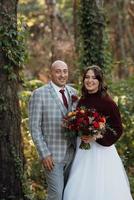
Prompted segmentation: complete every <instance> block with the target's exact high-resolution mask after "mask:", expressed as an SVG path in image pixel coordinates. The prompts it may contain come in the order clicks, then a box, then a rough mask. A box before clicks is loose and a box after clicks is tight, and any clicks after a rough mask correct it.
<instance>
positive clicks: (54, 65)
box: [51, 60, 68, 68]
mask: <svg viewBox="0 0 134 200" xmlns="http://www.w3.org/2000/svg"><path fill="white" fill-rule="evenodd" d="M58 66H61V67H66V68H68V66H67V64H66V63H65V62H63V61H61V60H56V61H55V62H53V63H52V65H51V68H55V67H58Z"/></svg>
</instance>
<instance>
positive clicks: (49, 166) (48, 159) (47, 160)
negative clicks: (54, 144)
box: [42, 156, 54, 171]
mask: <svg viewBox="0 0 134 200" xmlns="http://www.w3.org/2000/svg"><path fill="white" fill-rule="evenodd" d="M42 163H43V166H44V167H45V168H46V169H47V170H49V171H51V170H52V169H53V167H54V161H53V158H52V156H47V157H46V158H44V159H43V160H42Z"/></svg>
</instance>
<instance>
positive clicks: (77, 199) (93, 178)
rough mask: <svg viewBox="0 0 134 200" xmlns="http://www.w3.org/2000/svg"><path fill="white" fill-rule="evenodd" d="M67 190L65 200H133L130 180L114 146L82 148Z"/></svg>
mask: <svg viewBox="0 0 134 200" xmlns="http://www.w3.org/2000/svg"><path fill="white" fill-rule="evenodd" d="M79 145H80V138H77V149H76V155H75V158H74V161H73V164H72V168H71V171H70V176H69V179H68V182H67V185H66V187H65V190H64V196H63V200H132V196H131V193H130V187H129V182H128V178H127V175H126V172H125V169H124V166H123V164H122V161H121V159H120V157H119V155H118V153H117V150H116V148H115V146H114V145H112V146H109V147H104V146H102V145H99V144H98V143H96V142H93V143H91V148H90V149H89V150H83V149H80V148H79Z"/></svg>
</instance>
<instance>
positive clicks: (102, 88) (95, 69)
mask: <svg viewBox="0 0 134 200" xmlns="http://www.w3.org/2000/svg"><path fill="white" fill-rule="evenodd" d="M89 70H92V71H93V72H94V74H95V77H96V79H97V80H98V81H99V88H98V92H99V93H100V94H101V96H106V95H107V86H106V84H105V83H104V76H103V72H102V70H101V68H100V67H99V66H97V65H91V66H89V67H87V68H86V69H85V71H84V75H83V85H82V89H81V91H82V97H86V96H87V95H88V94H89V93H88V90H87V89H86V87H85V85H84V80H85V77H86V74H87V72H88V71H89Z"/></svg>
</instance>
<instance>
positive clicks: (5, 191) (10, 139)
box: [0, 0, 23, 200]
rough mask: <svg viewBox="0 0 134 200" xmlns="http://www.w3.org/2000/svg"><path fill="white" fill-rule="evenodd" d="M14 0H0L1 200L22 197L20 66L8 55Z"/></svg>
mask: <svg viewBox="0 0 134 200" xmlns="http://www.w3.org/2000/svg"><path fill="white" fill-rule="evenodd" d="M17 3H18V2H17V0H12V1H9V0H4V1H3V0H0V11H1V13H0V37H1V43H0V61H1V62H0V199H2V200H9V199H10V200H11V199H12V200H23V192H22V175H23V166H22V163H23V162H22V158H23V153H22V146H21V131H20V124H21V116H20V108H19V100H18V95H17V93H18V86H19V81H18V70H19V67H18V66H15V64H13V62H12V61H11V60H12V54H10V53H11V52H15V46H11V44H12V42H13V40H15V39H16V38H15V37H16V36H15V33H16V32H17ZM9 38H10V40H9ZM10 47H11V51H10ZM7 49H8V51H7ZM9 55H10V56H9Z"/></svg>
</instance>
